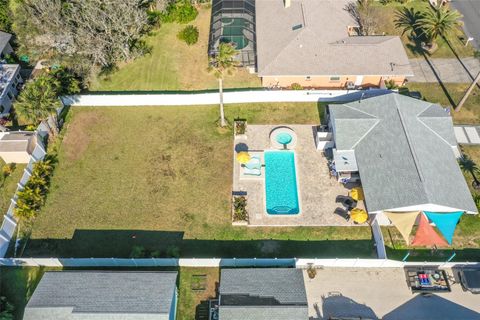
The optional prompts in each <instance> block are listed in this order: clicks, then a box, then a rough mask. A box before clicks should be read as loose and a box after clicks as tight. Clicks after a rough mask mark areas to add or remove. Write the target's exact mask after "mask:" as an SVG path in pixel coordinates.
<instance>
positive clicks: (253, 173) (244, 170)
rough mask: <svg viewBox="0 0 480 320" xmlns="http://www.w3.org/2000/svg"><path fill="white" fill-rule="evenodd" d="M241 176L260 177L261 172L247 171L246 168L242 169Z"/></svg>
mask: <svg viewBox="0 0 480 320" xmlns="http://www.w3.org/2000/svg"><path fill="white" fill-rule="evenodd" d="M243 174H245V175H250V176H260V175H262V170H261V169H260V168H259V169H249V168H247V167H244V168H243Z"/></svg>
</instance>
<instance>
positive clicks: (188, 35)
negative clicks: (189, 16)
mask: <svg viewBox="0 0 480 320" xmlns="http://www.w3.org/2000/svg"><path fill="white" fill-rule="evenodd" d="M177 38H178V39H180V40H182V41H184V42H185V43H186V44H188V45H189V46H191V45H192V44H195V43H197V41H198V28H197V27H194V26H192V25H189V26H186V27H185V28H183V29H182V31H180V32H179V33H178V34H177Z"/></svg>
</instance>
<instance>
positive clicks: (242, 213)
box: [233, 196, 248, 221]
mask: <svg viewBox="0 0 480 320" xmlns="http://www.w3.org/2000/svg"><path fill="white" fill-rule="evenodd" d="M233 221H248V212H247V198H245V197H243V196H240V197H234V198H233Z"/></svg>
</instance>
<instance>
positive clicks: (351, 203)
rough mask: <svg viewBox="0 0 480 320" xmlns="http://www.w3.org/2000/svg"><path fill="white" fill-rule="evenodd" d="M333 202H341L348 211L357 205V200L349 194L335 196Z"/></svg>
mask: <svg viewBox="0 0 480 320" xmlns="http://www.w3.org/2000/svg"><path fill="white" fill-rule="evenodd" d="M335 202H336V203H341V204H342V205H343V206H344V207H345V209H347V210H348V211H350V210H352V209H353V208H355V207H356V206H357V201H355V200H354V199H352V198H351V197H349V196H342V195H340V196H337V198H336V199H335Z"/></svg>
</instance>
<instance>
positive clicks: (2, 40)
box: [0, 31, 13, 60]
mask: <svg viewBox="0 0 480 320" xmlns="http://www.w3.org/2000/svg"><path fill="white" fill-rule="evenodd" d="M10 39H12V35H11V34H10V33H6V32H3V31H0V60H1V59H3V58H5V56H6V55H9V54H12V53H13V48H12V46H11V45H10Z"/></svg>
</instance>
